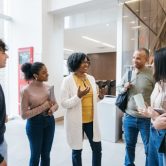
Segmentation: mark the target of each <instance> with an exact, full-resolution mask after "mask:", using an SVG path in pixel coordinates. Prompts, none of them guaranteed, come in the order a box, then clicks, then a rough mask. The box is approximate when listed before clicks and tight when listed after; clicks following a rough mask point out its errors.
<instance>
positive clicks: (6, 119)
mask: <svg viewBox="0 0 166 166" xmlns="http://www.w3.org/2000/svg"><path fill="white" fill-rule="evenodd" d="M8 121H9V118H8V115H6V118H5V123H7V122H8Z"/></svg>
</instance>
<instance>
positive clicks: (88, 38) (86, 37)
mask: <svg viewBox="0 0 166 166" xmlns="http://www.w3.org/2000/svg"><path fill="white" fill-rule="evenodd" d="M82 38H84V39H87V40H90V41H93V42H95V43H100V41H98V40H95V39H92V38H90V37H88V36H82Z"/></svg>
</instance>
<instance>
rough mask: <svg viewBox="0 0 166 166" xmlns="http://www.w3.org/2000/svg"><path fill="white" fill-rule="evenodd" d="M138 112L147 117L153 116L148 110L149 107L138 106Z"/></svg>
mask: <svg viewBox="0 0 166 166" xmlns="http://www.w3.org/2000/svg"><path fill="white" fill-rule="evenodd" d="M137 110H138V113H139V114H140V115H142V116H145V117H147V118H151V114H150V113H149V112H148V108H138V109H137Z"/></svg>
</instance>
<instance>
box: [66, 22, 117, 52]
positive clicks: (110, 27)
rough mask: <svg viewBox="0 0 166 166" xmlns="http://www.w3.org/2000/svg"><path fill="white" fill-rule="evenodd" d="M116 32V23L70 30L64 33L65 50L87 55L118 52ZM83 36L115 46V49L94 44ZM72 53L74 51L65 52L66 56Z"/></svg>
mask: <svg viewBox="0 0 166 166" xmlns="http://www.w3.org/2000/svg"><path fill="white" fill-rule="evenodd" d="M116 31H117V26H116V22H115V21H113V22H111V23H107V24H98V25H93V26H87V27H81V28H74V29H68V30H65V32H64V48H66V49H71V50H73V51H79V52H85V53H99V52H113V51H116ZM82 36H88V37H90V38H92V39H95V40H98V41H101V42H104V43H107V44H110V45H114V46H115V48H111V47H108V46H105V45H103V44H101V43H96V42H92V41H90V40H87V39H84V38H82ZM70 53H72V51H65V54H70Z"/></svg>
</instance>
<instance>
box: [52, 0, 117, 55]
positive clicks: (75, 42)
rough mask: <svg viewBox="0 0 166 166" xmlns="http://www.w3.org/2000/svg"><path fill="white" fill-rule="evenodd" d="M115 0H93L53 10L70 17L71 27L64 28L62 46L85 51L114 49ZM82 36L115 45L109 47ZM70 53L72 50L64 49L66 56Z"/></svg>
mask: <svg viewBox="0 0 166 166" xmlns="http://www.w3.org/2000/svg"><path fill="white" fill-rule="evenodd" d="M117 2H118V1H117V0H93V1H90V2H89V3H87V4H86V3H85V5H84V4H81V5H80V6H75V7H74V6H73V7H72V9H70V8H69V9H64V11H57V13H56V12H54V13H55V14H60V15H62V16H63V17H65V16H69V17H71V24H72V25H71V27H70V28H68V29H65V30H64V48H65V49H70V50H73V51H81V52H85V53H99V52H114V51H116V36H117V15H118V10H117V9H118V3H117ZM69 11H70V12H69ZM73 20H74V21H73ZM82 36H87V37H89V38H92V39H95V40H98V41H100V42H103V43H107V44H110V45H114V46H115V47H114V48H111V47H108V46H105V45H103V44H101V43H96V42H92V41H89V40H86V39H84V38H82ZM71 53H72V51H65V55H66V57H67V56H68V55H69V54H71Z"/></svg>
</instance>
